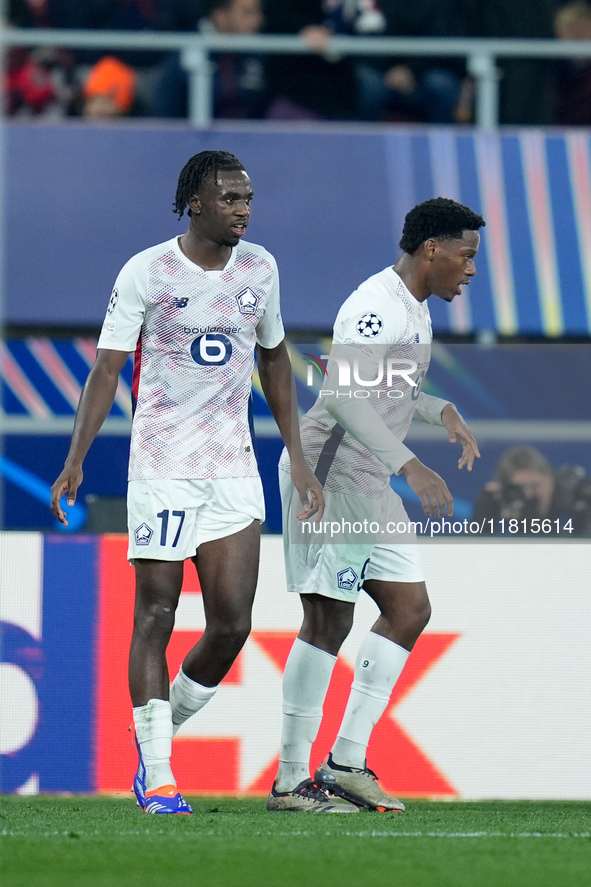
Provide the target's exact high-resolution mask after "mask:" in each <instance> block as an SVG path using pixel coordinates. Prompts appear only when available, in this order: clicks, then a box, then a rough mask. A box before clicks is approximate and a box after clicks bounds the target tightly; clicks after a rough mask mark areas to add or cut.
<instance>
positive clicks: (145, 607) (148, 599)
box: [134, 558, 183, 621]
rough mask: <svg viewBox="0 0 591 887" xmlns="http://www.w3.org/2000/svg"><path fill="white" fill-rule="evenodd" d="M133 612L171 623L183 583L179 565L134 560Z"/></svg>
mask: <svg viewBox="0 0 591 887" xmlns="http://www.w3.org/2000/svg"><path fill="white" fill-rule="evenodd" d="M134 569H135V613H136V617H137V616H139V615H140V614H141V613H148V612H152V613H153V614H154V615H156V616H157V615H161V616H162V617H164V620H165V621H166V619H167V616H168V614H170V618H171V619H173V620H174V613H175V610H176V608H177V605H178V601H179V596H180V593H181V588H182V584H183V562H182V561H161V560H148V559H145V558H136V559H135V561H134Z"/></svg>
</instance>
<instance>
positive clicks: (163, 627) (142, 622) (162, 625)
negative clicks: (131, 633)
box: [134, 601, 174, 639]
mask: <svg viewBox="0 0 591 887" xmlns="http://www.w3.org/2000/svg"><path fill="white" fill-rule="evenodd" d="M173 628H174V608H173V607H171V606H169V605H168V604H167V603H161V602H158V601H155V602H153V603H151V604H149V605H148V606H145V607H137V608H136V611H135V618H134V630H135V631H136V632H140V633H141V634H143V635H146V636H148V637H151V638H165V639H166V638H169V637H170V635H171V634H172V629H173Z"/></svg>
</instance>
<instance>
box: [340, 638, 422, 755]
mask: <svg viewBox="0 0 591 887" xmlns="http://www.w3.org/2000/svg"><path fill="white" fill-rule="evenodd" d="M408 655H409V653H408V650H405V649H404V648H403V647H399V646H398V644H395V643H394V642H393V641H389V640H388V639H387V638H384V637H382V636H381V635H379V634H375V633H374V632H373V631H370V632H369V634H368V635H367V637H366V638H365V639H364V641H363V643H362V644H361V647H360V648H359V653H358V654H357V660H356V662H355V677H354V680H353V684H352V686H351V693H350V696H349V701H348V702H347V708H346V709H345V714H344V716H343V722H342V724H341V727H340V729H339V733H338V736H337V738H336V741H335V744H334V746H333V748H332V757H333V760H334V761H335V763H337V764H342V765H343V766H345V767H358V768H359V769H363V767H365V760H366V757H367V745H368V743H369V737H370V736H371V732H372V730H373V728H374V727H375V725H376V724H377V722H378V721H379V719H380V718H381V716H382V715H383V713H384V711H385V709H386V706H387V705H388V702H389V701H390V696H391V695H392V690H393V689H394V684H395V683H396V681H397V680H398V678H399V677H400V672H401V671H402V669H403V668H404V666H405V664H406V660H407V659H408Z"/></svg>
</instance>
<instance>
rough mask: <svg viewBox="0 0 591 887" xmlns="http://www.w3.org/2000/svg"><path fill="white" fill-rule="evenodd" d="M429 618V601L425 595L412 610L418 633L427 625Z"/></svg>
mask: <svg viewBox="0 0 591 887" xmlns="http://www.w3.org/2000/svg"><path fill="white" fill-rule="evenodd" d="M430 618H431V603H430V601H429V598H428V597H426V596H425V599H424V600H422V601H420V602H419V603H418V604H417V607H416V609H415V612H414V622H415V628H416V630H417V633H418V634H420V633H421V632H422V631H423V630H424V629H425V628H426V627H427V625H428V624H429V620H430Z"/></svg>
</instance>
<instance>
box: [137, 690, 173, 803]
mask: <svg viewBox="0 0 591 887" xmlns="http://www.w3.org/2000/svg"><path fill="white" fill-rule="evenodd" d="M133 723H134V726H135V735H136V737H137V743H138V745H139V747H140V749H141V752H142V758H143V761H144V765H145V767H146V791H152V790H153V789H155V788H160V786H162V785H176V781H175V778H174V776H173V775H172V770H171V769H170V753H171V749H172V718H171V713H170V702H167V701H166V700H165V699H149V700H148V703H147V705H139V706H137V708H134V710H133Z"/></svg>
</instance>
